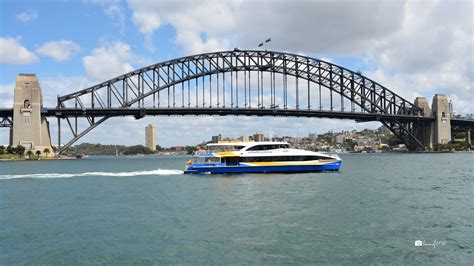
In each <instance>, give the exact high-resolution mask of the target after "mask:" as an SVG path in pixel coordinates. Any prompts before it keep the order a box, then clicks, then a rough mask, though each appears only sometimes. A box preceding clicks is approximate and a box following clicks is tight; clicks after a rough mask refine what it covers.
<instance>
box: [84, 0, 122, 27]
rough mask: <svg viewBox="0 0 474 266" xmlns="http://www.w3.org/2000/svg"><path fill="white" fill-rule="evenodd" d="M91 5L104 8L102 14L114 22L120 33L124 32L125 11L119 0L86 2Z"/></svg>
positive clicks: (92, 0) (89, 0)
mask: <svg viewBox="0 0 474 266" xmlns="http://www.w3.org/2000/svg"><path fill="white" fill-rule="evenodd" d="M86 2H90V3H92V4H98V5H101V6H103V7H104V13H105V14H106V15H107V16H108V17H110V18H111V19H113V20H114V21H116V25H118V26H119V27H120V31H121V33H123V32H124V30H125V11H124V8H123V7H122V5H121V3H120V0H88V1H86Z"/></svg>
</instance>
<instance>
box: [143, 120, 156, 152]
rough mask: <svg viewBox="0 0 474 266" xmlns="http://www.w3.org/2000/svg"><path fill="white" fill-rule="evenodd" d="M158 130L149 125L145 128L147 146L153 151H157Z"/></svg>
mask: <svg viewBox="0 0 474 266" xmlns="http://www.w3.org/2000/svg"><path fill="white" fill-rule="evenodd" d="M155 135H156V128H155V126H154V125H152V124H149V125H148V126H146V127H145V146H146V147H147V148H149V149H150V150H152V151H156V138H155Z"/></svg>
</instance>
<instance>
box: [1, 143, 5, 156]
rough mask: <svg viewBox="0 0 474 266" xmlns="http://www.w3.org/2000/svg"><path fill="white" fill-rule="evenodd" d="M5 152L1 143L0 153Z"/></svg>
mask: <svg viewBox="0 0 474 266" xmlns="http://www.w3.org/2000/svg"><path fill="white" fill-rule="evenodd" d="M4 153H5V147H4V146H3V145H1V146H0V154H4Z"/></svg>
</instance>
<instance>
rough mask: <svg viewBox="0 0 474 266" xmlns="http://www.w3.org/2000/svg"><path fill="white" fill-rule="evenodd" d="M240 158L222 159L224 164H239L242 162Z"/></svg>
mask: <svg viewBox="0 0 474 266" xmlns="http://www.w3.org/2000/svg"><path fill="white" fill-rule="evenodd" d="M240 161H241V159H240V157H224V158H222V162H223V163H238V162H240Z"/></svg>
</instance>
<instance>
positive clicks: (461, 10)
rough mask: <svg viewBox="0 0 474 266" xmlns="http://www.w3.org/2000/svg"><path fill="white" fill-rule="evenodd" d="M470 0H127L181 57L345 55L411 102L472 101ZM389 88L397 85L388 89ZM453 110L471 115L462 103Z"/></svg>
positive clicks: (142, 25)
mask: <svg viewBox="0 0 474 266" xmlns="http://www.w3.org/2000/svg"><path fill="white" fill-rule="evenodd" d="M473 5H474V3H473V2H472V1H452V2H446V1H428V2H427V1H421V2H420V1H385V2H374V1H353V2H350V1H349V2H347V1H335V2H327V1H297V2H291V3H290V2H285V1H267V0H260V1H212V0H209V1H201V2H199V3H197V2H193V1H175V2H173V1H165V2H160V1H159V2H154V1H147V0H129V7H130V9H131V10H132V12H133V17H134V18H135V17H140V15H141V14H144V13H146V14H147V15H146V16H144V17H146V18H147V19H142V20H137V19H134V21H135V23H136V24H137V27H139V29H140V30H141V32H142V33H144V34H146V35H147V36H149V35H150V34H152V33H153V32H154V31H156V30H157V29H158V28H159V27H161V26H163V25H167V24H169V25H172V26H173V27H174V28H175V29H176V36H175V41H176V43H177V44H178V45H180V46H181V47H182V48H183V49H184V52H185V53H186V54H194V53H200V52H206V51H216V50H222V49H231V48H233V47H236V46H238V47H240V48H242V49H245V48H247V49H254V48H256V46H257V44H258V43H260V42H262V41H263V40H264V39H266V38H267V37H271V38H272V42H270V43H268V44H265V47H263V48H264V49H269V50H283V51H291V52H302V53H307V54H312V53H317V54H322V55H323V56H324V57H329V58H333V56H341V55H342V56H350V57H351V58H352V59H353V60H355V61H358V62H361V63H363V64H366V65H367V66H368V67H369V68H370V69H372V71H371V72H370V73H369V74H370V75H371V76H372V77H374V79H375V80H376V81H378V82H380V83H381V84H382V85H385V86H386V87H388V88H389V89H393V90H394V91H395V92H397V93H398V94H400V95H401V96H402V97H405V98H407V99H409V100H413V97H414V96H420V95H423V96H427V97H430V98H431V97H432V96H433V94H434V93H446V94H448V95H450V96H452V97H454V98H457V99H468V100H472V97H473V96H472V95H473V94H474V91H473V87H472V85H473V84H474V69H473V68H474V62H473V58H474V55H473V51H474V44H473V43H474V35H473V24H472V20H473V13H472V10H473ZM390 85H396V86H394V87H392V86H390ZM454 108H455V110H457V111H458V112H471V113H472V112H474V107H473V106H472V105H468V104H465V103H463V102H462V100H460V102H459V103H457V102H455V103H454Z"/></svg>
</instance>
